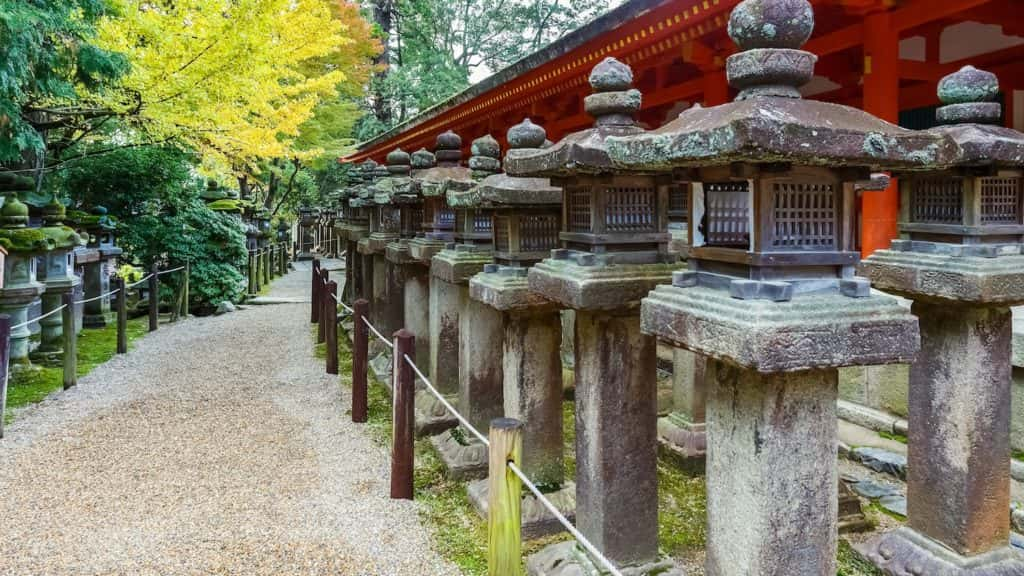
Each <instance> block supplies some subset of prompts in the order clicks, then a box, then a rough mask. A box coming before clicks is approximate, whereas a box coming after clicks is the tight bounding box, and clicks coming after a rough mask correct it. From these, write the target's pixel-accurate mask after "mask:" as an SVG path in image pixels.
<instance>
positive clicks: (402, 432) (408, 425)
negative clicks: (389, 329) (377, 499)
mask: <svg viewBox="0 0 1024 576" xmlns="http://www.w3.org/2000/svg"><path fill="white" fill-rule="evenodd" d="M394 342H395V358H394V368H393V373H394V386H393V388H394V390H393V395H394V402H395V405H394V411H393V414H394V422H393V434H392V438H391V498H393V499H405V500H412V469H413V443H414V442H415V440H416V415H415V411H414V405H413V402H414V400H413V398H414V397H415V390H416V375H415V373H413V371H412V367H411V366H409V363H408V362H406V360H405V357H406V356H408V357H409V358H415V357H416V337H415V336H413V334H412V332H409V331H408V330H406V329H405V328H402V329H401V330H399V331H398V332H395V336H394Z"/></svg>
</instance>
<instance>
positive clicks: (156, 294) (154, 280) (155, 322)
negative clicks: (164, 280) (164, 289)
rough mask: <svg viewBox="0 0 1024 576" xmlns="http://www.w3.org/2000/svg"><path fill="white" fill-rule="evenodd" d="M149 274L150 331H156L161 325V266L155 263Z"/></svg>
mask: <svg viewBox="0 0 1024 576" xmlns="http://www.w3.org/2000/svg"><path fill="white" fill-rule="evenodd" d="M149 274H150V276H149V331H150V332H156V329H157V328H158V327H159V326H160V266H158V265H157V264H153V266H152V267H150V269H149Z"/></svg>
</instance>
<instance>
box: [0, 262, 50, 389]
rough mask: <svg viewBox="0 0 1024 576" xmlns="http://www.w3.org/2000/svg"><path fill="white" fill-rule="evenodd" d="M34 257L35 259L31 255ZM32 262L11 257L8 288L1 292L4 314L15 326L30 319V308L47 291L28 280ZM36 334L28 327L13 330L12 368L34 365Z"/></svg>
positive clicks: (1, 308)
mask: <svg viewBox="0 0 1024 576" xmlns="http://www.w3.org/2000/svg"><path fill="white" fill-rule="evenodd" d="M28 258H32V256H28ZM28 267H29V263H28V262H26V261H25V257H23V256H22V255H20V254H16V253H13V252H12V253H11V254H10V255H8V256H7V270H6V272H5V278H6V285H5V286H4V287H3V288H2V289H0V313H2V314H8V315H9V316H10V317H11V325H12V326H16V325H18V324H23V323H24V322H25V321H27V320H28V307H29V305H30V304H32V302H34V301H35V300H36V299H37V298H39V296H40V295H41V294H42V293H43V290H45V287H44V286H43V284H42V283H40V282H36V280H35V278H34V277H33V278H31V279H30V278H29V277H28ZM31 336H32V332H31V331H30V330H29V328H28V326H22V327H21V328H17V329H15V330H12V331H11V351H10V358H11V369H12V370H18V369H22V368H29V367H31V366H32V364H31V362H30V361H29V355H28V350H29V337H31Z"/></svg>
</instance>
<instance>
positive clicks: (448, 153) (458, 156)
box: [434, 130, 462, 166]
mask: <svg viewBox="0 0 1024 576" xmlns="http://www.w3.org/2000/svg"><path fill="white" fill-rule="evenodd" d="M434 156H435V157H436V158H437V162H438V164H439V165H441V166H452V165H455V164H458V163H459V161H460V160H462V137H461V136H459V135H458V134H456V133H455V132H452V131H451V130H448V131H447V132H443V133H441V134H438V135H437V141H436V143H435V145H434Z"/></svg>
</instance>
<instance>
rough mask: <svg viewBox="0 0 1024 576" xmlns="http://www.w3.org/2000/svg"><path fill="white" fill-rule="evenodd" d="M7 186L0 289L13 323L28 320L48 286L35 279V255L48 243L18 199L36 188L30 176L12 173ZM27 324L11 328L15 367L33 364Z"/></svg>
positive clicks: (0, 232)
mask: <svg viewBox="0 0 1024 576" xmlns="http://www.w3.org/2000/svg"><path fill="white" fill-rule="evenodd" d="M0 183H2V184H4V187H5V188H6V190H5V193H4V205H3V208H0V245H2V246H3V247H4V249H5V250H6V251H7V256H6V257H5V258H4V272H3V278H4V285H3V288H2V289H0V312H2V313H4V314H8V315H10V317H11V326H15V325H18V324H23V323H25V322H26V321H27V320H28V307H29V305H30V304H32V302H34V301H35V300H36V299H37V298H39V296H40V295H41V294H42V293H43V290H44V289H45V287H44V286H43V284H42V283H41V282H39V281H37V280H36V255H38V254H41V253H43V252H44V251H45V250H46V249H47V248H48V247H49V246H48V243H47V242H46V238H45V236H44V235H43V233H42V232H40V231H39V229H36V228H28V219H29V217H28V206H26V205H25V204H24V203H22V202H21V200H19V199H18V192H27V191H29V190H32V189H34V188H35V181H34V180H32V179H31V178H26V177H20V176H13V177H9V178H8V179H5V180H0ZM31 335H32V333H31V331H30V330H29V328H28V326H23V327H21V328H17V329H15V330H12V331H11V344H10V346H11V349H10V363H11V369H12V370H18V369H23V368H27V367H30V366H31V362H30V360H29V337H30V336H31Z"/></svg>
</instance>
